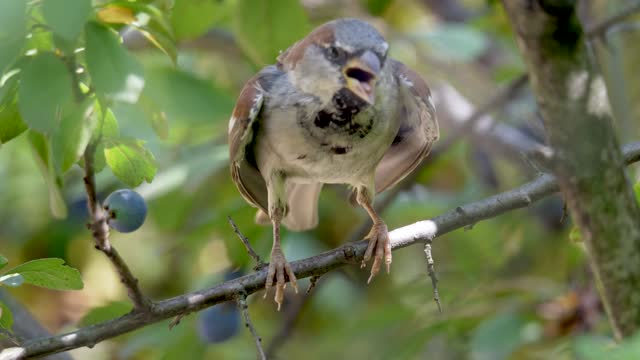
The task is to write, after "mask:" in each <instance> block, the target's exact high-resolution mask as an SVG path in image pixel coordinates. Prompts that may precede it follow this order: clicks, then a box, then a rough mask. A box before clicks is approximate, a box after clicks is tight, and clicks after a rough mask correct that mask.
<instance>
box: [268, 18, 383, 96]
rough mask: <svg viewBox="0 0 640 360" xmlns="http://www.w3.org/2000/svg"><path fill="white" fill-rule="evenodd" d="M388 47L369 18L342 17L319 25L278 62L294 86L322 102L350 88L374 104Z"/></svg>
mask: <svg viewBox="0 0 640 360" xmlns="http://www.w3.org/2000/svg"><path fill="white" fill-rule="evenodd" d="M388 47H389V46H388V44H387V43H386V42H385V40H384V38H383V37H382V36H381V35H380V33H378V31H377V30H376V29H375V28H373V27H372V26H371V25H369V24H367V23H366V22H364V21H361V20H357V19H340V20H335V21H331V22H328V23H326V24H324V25H322V26H320V27H318V28H317V29H315V30H314V31H313V32H311V33H310V34H309V35H308V36H307V37H305V38H304V39H302V40H300V41H298V42H297V43H295V44H294V45H293V46H291V47H290V48H289V49H287V50H286V51H285V52H284V53H282V54H281V55H280V56H279V57H278V66H279V67H280V68H281V69H283V70H284V71H286V72H287V73H288V75H289V78H290V80H291V82H292V83H293V84H294V86H296V87H298V88H299V89H300V90H302V91H303V92H305V93H309V94H312V95H314V96H316V97H318V98H320V99H321V101H322V102H328V101H330V100H331V99H332V98H333V96H334V95H335V94H337V93H338V92H341V91H344V90H348V93H350V94H351V95H353V96H355V97H357V98H359V99H361V100H363V101H364V102H366V103H368V104H374V103H375V95H376V91H375V90H376V85H377V82H378V80H379V77H380V75H381V72H382V71H383V68H384V64H385V60H386V57H387V49H388Z"/></svg>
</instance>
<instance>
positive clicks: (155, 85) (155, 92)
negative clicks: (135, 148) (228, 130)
mask: <svg viewBox="0 0 640 360" xmlns="http://www.w3.org/2000/svg"><path fill="white" fill-rule="evenodd" d="M147 83H148V85H149V86H148V87H147V88H146V89H145V91H144V92H143V96H142V97H141V98H140V100H141V101H140V104H139V105H140V106H142V107H143V109H144V110H145V112H146V113H147V114H150V115H151V116H152V117H151V119H152V122H153V116H154V115H153V114H154V113H157V112H159V111H162V112H164V113H166V116H167V118H168V120H169V121H176V122H179V121H185V122H189V123H194V122H199V123H210V122H211V121H212V120H216V119H225V120H226V118H227V117H228V115H229V112H230V111H231V109H233V99H232V98H230V97H229V95H228V94H227V93H225V92H223V91H221V90H218V89H216V88H214V87H213V86H211V84H210V83H209V82H207V81H203V80H200V79H198V78H196V77H194V76H193V75H191V74H189V73H186V72H184V71H180V70H178V69H173V68H156V69H148V70H147ZM157 120H158V121H162V119H157ZM162 126H164V125H162ZM167 126H168V125H167ZM160 134H162V131H160Z"/></svg>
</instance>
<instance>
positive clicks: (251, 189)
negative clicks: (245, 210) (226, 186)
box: [229, 73, 268, 212]
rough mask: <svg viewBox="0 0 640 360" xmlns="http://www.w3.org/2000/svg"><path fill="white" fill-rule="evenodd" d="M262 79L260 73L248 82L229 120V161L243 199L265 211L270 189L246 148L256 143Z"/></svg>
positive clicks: (262, 99)
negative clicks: (255, 133)
mask: <svg viewBox="0 0 640 360" xmlns="http://www.w3.org/2000/svg"><path fill="white" fill-rule="evenodd" d="M261 80H262V74H261V73H258V74H257V75H256V76H254V77H253V78H251V79H250V80H249V81H247V83H246V84H245V85H244V88H243V89H242V91H241V92H240V96H239V97H238V100H237V101H236V106H235V108H234V109H233V113H232V115H231V119H230V120H229V162H230V166H231V177H232V179H233V182H234V183H235V184H236V186H237V187H238V190H239V191H240V193H241V194H242V196H243V197H244V198H245V199H246V200H247V201H248V202H249V203H250V204H252V205H253V206H255V207H257V208H259V209H261V210H263V211H265V212H266V209H267V207H268V202H267V187H266V184H265V182H264V179H263V178H262V175H260V171H258V169H257V167H256V164H255V159H253V153H252V152H251V150H250V149H247V147H248V146H249V145H250V144H251V143H252V142H253V136H254V129H253V125H254V124H255V122H256V121H257V120H258V117H259V116H260V111H261V110H262V103H263V102H264V96H265V91H264V89H263V86H262V81H261ZM248 150H249V151H248ZM252 159H253V160H252Z"/></svg>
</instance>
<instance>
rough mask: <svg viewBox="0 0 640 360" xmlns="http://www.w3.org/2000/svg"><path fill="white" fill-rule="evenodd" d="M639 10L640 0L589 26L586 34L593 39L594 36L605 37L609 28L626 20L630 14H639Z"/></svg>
mask: <svg viewBox="0 0 640 360" xmlns="http://www.w3.org/2000/svg"><path fill="white" fill-rule="evenodd" d="M638 12H640V1H637V2H635V3H633V4H630V5H629V6H627V7H626V8H624V9H622V10H621V11H620V12H618V13H616V14H614V15H613V16H611V17H608V18H606V19H604V20H603V21H601V22H599V23H597V24H595V25H593V26H591V27H589V29H587V30H586V31H585V34H586V35H587V37H589V38H592V39H593V38H600V39H602V38H604V37H605V35H606V34H607V32H608V31H609V29H611V28H612V27H613V26H615V25H617V24H619V23H621V22H623V21H625V20H626V19H627V18H629V17H630V16H632V15H635V14H637V13H638Z"/></svg>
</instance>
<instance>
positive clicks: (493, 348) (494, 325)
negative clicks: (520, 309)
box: [470, 313, 524, 360]
mask: <svg viewBox="0 0 640 360" xmlns="http://www.w3.org/2000/svg"><path fill="white" fill-rule="evenodd" d="M523 325H524V321H523V320H522V319H520V318H519V317H518V315H517V314H514V313H503V314H498V315H496V316H494V317H491V318H488V319H485V320H484V321H483V322H481V323H480V325H478V326H477V327H476V328H475V329H474V330H473V334H472V337H471V344H470V346H471V359H472V360H485V359H486V360H500V359H506V358H507V357H508V356H509V355H510V354H511V353H512V352H513V350H515V348H516V347H517V346H518V345H520V344H521V342H522V339H521V336H520V330H521V329H522V327H523Z"/></svg>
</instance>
